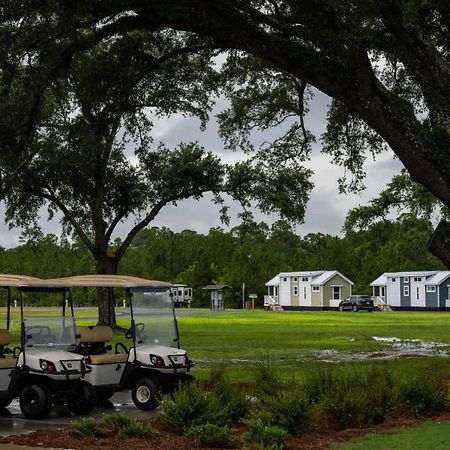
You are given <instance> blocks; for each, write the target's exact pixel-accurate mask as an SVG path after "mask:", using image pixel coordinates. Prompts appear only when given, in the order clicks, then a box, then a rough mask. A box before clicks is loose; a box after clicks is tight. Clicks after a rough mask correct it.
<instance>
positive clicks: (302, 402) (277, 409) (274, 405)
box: [258, 384, 311, 434]
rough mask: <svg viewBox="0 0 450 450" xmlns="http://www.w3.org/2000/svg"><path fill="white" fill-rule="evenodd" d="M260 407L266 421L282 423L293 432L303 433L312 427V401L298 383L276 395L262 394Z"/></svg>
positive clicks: (262, 416)
mask: <svg viewBox="0 0 450 450" xmlns="http://www.w3.org/2000/svg"><path fill="white" fill-rule="evenodd" d="M258 407H259V412H258V415H259V417H260V418H261V419H262V421H263V422H264V423H266V424H269V425H275V424H277V425H280V427H282V428H283V429H284V430H286V431H288V432H289V433H291V434H302V433H304V432H305V431H307V430H308V428H309V427H310V417H311V402H310V400H309V398H308V396H307V395H306V394H305V392H304V391H303V390H302V389H301V386H300V385H298V384H294V385H292V384H290V385H289V389H288V388H287V387H285V388H284V389H283V390H282V391H280V392H278V393H277V394H275V395H262V396H261V397H260V399H259V402H258Z"/></svg>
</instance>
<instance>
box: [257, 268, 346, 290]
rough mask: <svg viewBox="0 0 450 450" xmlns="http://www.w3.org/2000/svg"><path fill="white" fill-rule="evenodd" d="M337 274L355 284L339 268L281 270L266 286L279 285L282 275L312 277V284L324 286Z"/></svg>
mask: <svg viewBox="0 0 450 450" xmlns="http://www.w3.org/2000/svg"><path fill="white" fill-rule="evenodd" d="M335 275H339V276H340V277H342V278H343V279H344V280H345V281H347V283H350V284H351V285H353V281H351V280H349V279H348V278H347V277H345V276H344V275H342V273H340V272H339V271H337V270H314V271H303V272H280V273H279V274H278V275H275V276H274V277H273V278H272V279H271V280H269V281H268V282H267V283H266V286H278V285H279V284H280V278H282V277H312V280H311V285H313V286H322V285H324V284H325V283H326V282H327V281H328V280H330V279H331V278H333V277H334V276H335Z"/></svg>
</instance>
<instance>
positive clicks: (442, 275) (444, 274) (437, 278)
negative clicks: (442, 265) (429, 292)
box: [424, 270, 450, 286]
mask: <svg viewBox="0 0 450 450" xmlns="http://www.w3.org/2000/svg"><path fill="white" fill-rule="evenodd" d="M449 276H450V272H449V271H448V270H442V271H439V272H438V273H436V274H435V275H433V276H432V277H430V278H428V280H427V281H425V283H424V284H425V285H426V286H437V285H438V284H441V283H442V282H443V281H444V280H445V279H446V278H448V277H449Z"/></svg>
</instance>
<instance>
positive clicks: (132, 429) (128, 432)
mask: <svg viewBox="0 0 450 450" xmlns="http://www.w3.org/2000/svg"><path fill="white" fill-rule="evenodd" d="M157 433H158V432H157V431H156V430H155V429H154V428H153V427H152V426H151V425H149V424H146V423H142V422H137V421H136V420H134V421H132V422H130V423H129V424H128V425H125V426H122V427H121V428H120V430H119V432H118V436H119V437H120V438H122V439H125V438H145V437H150V436H154V435H155V434H157Z"/></svg>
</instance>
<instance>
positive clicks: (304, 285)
mask: <svg viewBox="0 0 450 450" xmlns="http://www.w3.org/2000/svg"><path fill="white" fill-rule="evenodd" d="M308 278H309V281H302V279H301V278H299V280H298V294H299V296H300V306H311V277H308Z"/></svg>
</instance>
